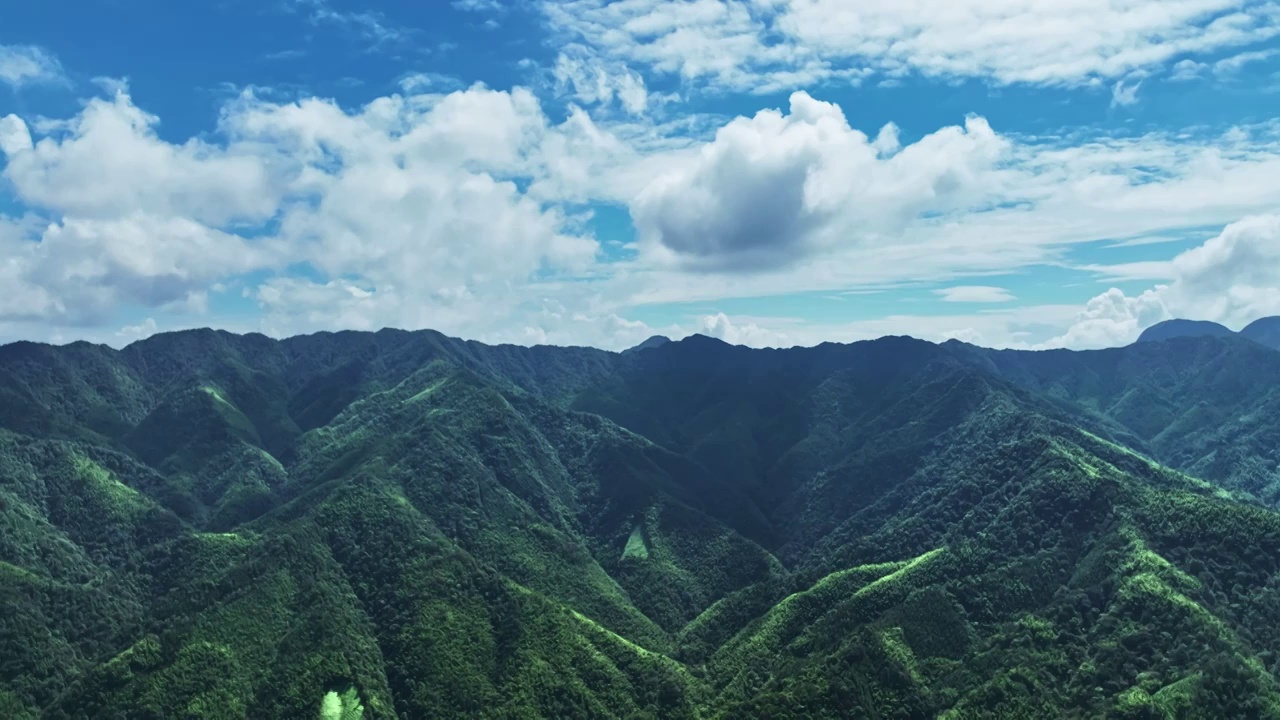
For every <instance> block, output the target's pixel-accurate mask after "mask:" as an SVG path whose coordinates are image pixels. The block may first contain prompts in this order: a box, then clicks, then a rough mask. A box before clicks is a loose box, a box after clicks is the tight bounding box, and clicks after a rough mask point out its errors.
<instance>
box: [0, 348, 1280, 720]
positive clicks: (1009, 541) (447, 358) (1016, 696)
mask: <svg viewBox="0 0 1280 720" xmlns="http://www.w3.org/2000/svg"><path fill="white" fill-rule="evenodd" d="M1278 388H1280V352H1276V351H1275V350H1272V349H1269V348H1267V347H1264V346H1263V345H1260V344H1258V343H1255V342H1252V341H1249V340H1246V339H1242V338H1239V337H1197V338H1174V339H1171V340H1168V341H1164V342H1160V341H1153V342H1148V343H1141V344H1139V345H1135V346H1133V347H1130V348H1124V349H1119V350H1113V351H1102V352H1098V353H1067V352H1052V353H1016V352H995V351H988V350H982V349H979V348H974V347H971V346H967V345H963V344H960V343H954V342H953V343H948V344H946V345H941V346H939V345H932V344H928V343H923V342H919V341H915V340H911V339H907V338H885V339H883V340H879V341H875V342H870V343H859V344H855V345H824V346H820V347H817V348H811V349H793V350H747V349H745V348H737V347H731V346H728V345H725V344H723V343H720V342H717V341H714V340H711V339H708V338H701V337H694V338H690V339H687V340H684V341H680V342H662V341H658V340H655V341H653V342H648V343H646V344H644V345H643V346H641V347H638V348H635V349H632V350H630V351H628V352H626V353H620V354H613V353H606V352H601V351H595V350H589V349H572V348H546V347H540V348H518V347H508V346H502V347H488V346H484V345H480V344H477V343H469V342H462V341H459V340H454V339H451V338H446V337H444V336H441V335H438V334H436V333H430V332H422V333H405V332H400V331H382V332H379V333H374V334H367V333H337V334H321V335H314V336H307V337H299V338H292V339H289V340H285V341H274V340H271V339H268V338H265V337H262V336H256V335H248V336H236V335H231V334H227V333H220V332H213V331H191V332H185V333H176V334H167V335H160V336H156V337H153V338H150V339H148V340H145V341H142V342H140V343H136V344H134V345H132V346H130V347H129V348H126V349H125V350H123V351H120V352H117V351H113V350H111V349H109V348H104V347H98V346H92V345H88V344H84V343H79V344H74V345H69V346H65V347H57V348H55V347H49V346H42V345H33V344H17V345H10V346H7V347H3V348H0V605H2V606H3V608H4V612H3V613H0V716H4V717H14V718H23V717H32V718H34V717H49V718H81V717H95V718H96V717H103V718H115V717H119V718H169V717H210V718H224V717H225V718H239V717H311V718H322V719H324V720H331V719H338V720H350V719H351V718H360V717H363V718H391V717H413V718H417V717H421V718H452V717H458V718H461V717H493V718H522V719H523V718H540V717H542V718H602V717H619V718H655V719H656V718H745V717H771V718H787V717H796V718H801V717H803V718H839V717H877V718H935V717H946V718H956V719H961V718H991V717H1007V718H1026V717H1078V718H1095V717H1115V718H1205V719H1209V718H1226V717H1240V718H1268V717H1280V682H1278V681H1277V677H1280V654H1277V650H1276V648H1280V513H1278V512H1277V511H1276V508H1277V507H1280V490H1278V489H1277V488H1280V474H1278V473H1277V466H1276V462H1277V460H1280V458H1277V457H1276V456H1275V453H1276V452H1277V450H1276V448H1277V447H1280V443H1278V442H1277V441H1278V440H1280V412H1277V410H1280V406H1277V404H1278V403H1280V390H1277V389H1278Z"/></svg>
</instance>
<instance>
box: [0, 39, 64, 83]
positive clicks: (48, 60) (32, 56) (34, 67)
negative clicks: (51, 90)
mask: <svg viewBox="0 0 1280 720" xmlns="http://www.w3.org/2000/svg"><path fill="white" fill-rule="evenodd" d="M0 82H3V83H5V84H6V85H8V86H10V87H12V88H15V89H16V88H20V87H22V86H24V85H39V84H50V83H65V82H66V75H64V74H63V72H62V64H61V63H59V62H58V59H57V58H56V57H54V56H53V55H51V54H50V53H49V52H48V51H46V50H44V49H43V48H40V47H37V46H35V45H0Z"/></svg>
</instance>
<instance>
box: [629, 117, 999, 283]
mask: <svg viewBox="0 0 1280 720" xmlns="http://www.w3.org/2000/svg"><path fill="white" fill-rule="evenodd" d="M883 134H884V135H887V136H890V137H892V136H893V135H895V133H894V132H892V131H889V130H886V131H884V133H883ZM894 145H896V141H893V142H890V141H887V140H885V141H877V142H876V143H873V142H872V141H870V140H869V139H868V138H867V136H866V135H864V134H863V133H861V132H859V131H857V130H854V129H852V128H851V127H850V126H849V123H848V121H847V120H846V119H845V116H844V113H843V112H842V111H841V110H840V108H839V107H838V106H836V105H833V104H830V103H825V102H821V101H818V100H814V99H813V98H811V97H810V96H809V95H808V94H806V93H803V92H798V93H795V94H793V95H792V96H791V107H790V113H789V114H788V115H783V114H782V113H780V112H778V111H774V110H765V111H761V112H759V113H757V114H756V115H755V117H753V118H750V119H747V118H738V119H736V120H734V121H732V122H730V123H729V124H728V125H726V126H725V127H723V128H721V129H720V131H719V132H718V133H717V134H716V138H715V140H714V141H713V142H711V143H709V144H708V145H706V146H704V147H703V148H702V149H701V152H700V154H699V155H698V157H697V159H696V161H695V162H693V163H688V164H685V165H684V166H683V167H680V168H678V169H676V170H673V171H671V172H668V173H666V174H664V175H662V176H661V177H659V178H657V179H656V180H654V181H653V182H652V183H651V184H650V185H649V186H648V187H646V188H645V190H644V191H643V192H641V193H640V195H639V196H638V197H637V198H636V199H635V200H634V202H633V203H632V207H631V209H632V216H633V217H634V219H635V223H636V228H637V230H638V232H639V234H640V238H641V241H642V242H643V243H647V244H648V245H649V246H650V247H651V248H653V249H654V250H661V251H668V252H670V253H672V254H673V255H674V256H675V259H676V261H677V262H680V263H683V264H685V265H687V266H690V267H694V268H698V269H707V270H720V269H746V270H759V269H761V268H767V267H778V266H785V265H788V264H791V263H794V262H796V261H798V260H800V259H802V258H803V257H804V256H805V255H808V254H810V253H813V252H817V251H819V250H821V249H823V248H824V247H826V248H829V247H831V246H834V245H846V246H848V245H857V244H859V243H863V242H866V241H868V240H869V239H872V238H876V237H882V236H884V235H885V234H887V233H892V232H896V231H897V230H900V229H901V228H902V227H903V226H905V225H906V224H907V223H910V222H911V221H912V220H913V219H915V218H916V217H918V216H919V215H920V214H921V213H924V212H944V211H949V210H953V209H956V208H965V207H970V206H972V205H974V204H978V203H981V202H984V201H985V200H986V199H987V198H988V195H989V193H990V191H991V190H992V189H993V188H992V187H990V186H989V185H984V184H983V182H982V180H984V179H985V180H990V176H987V175H985V171H987V170H988V169H989V168H991V167H992V166H993V164H994V163H995V162H996V161H997V160H999V158H1000V157H1001V155H1002V154H1003V153H1004V150H1005V149H1006V142H1005V141H1004V140H1002V139H1001V138H1000V137H998V136H997V135H996V134H995V133H994V132H993V131H992V130H991V128H990V126H988V125H987V123H986V121H985V120H983V119H981V118H976V117H973V118H969V119H968V120H967V121H966V122H965V127H964V128H959V127H950V128H944V129H942V130H940V131H938V132H936V133H933V134H931V135H928V136H926V137H924V138H922V139H921V140H919V141H918V142H916V143H915V144H913V145H911V146H908V147H906V148H903V149H901V150H899V151H898V152H896V153H895V154H893V155H891V156H889V157H883V156H882V153H881V151H882V150H885V149H888V148H891V147H892V146H894Z"/></svg>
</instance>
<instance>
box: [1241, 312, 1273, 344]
mask: <svg viewBox="0 0 1280 720" xmlns="http://www.w3.org/2000/svg"><path fill="white" fill-rule="evenodd" d="M1240 334H1241V335H1243V336H1244V337H1247V338H1249V339H1250V340H1252V341H1254V342H1256V343H1259V344H1261V345H1266V346H1267V347H1269V348H1273V349H1275V350H1280V317H1266V318H1262V319H1261V320H1255V321H1254V322H1253V323H1251V324H1250V325H1249V326H1248V327H1246V328H1245V329H1243V330H1241V331H1240Z"/></svg>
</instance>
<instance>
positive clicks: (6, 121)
mask: <svg viewBox="0 0 1280 720" xmlns="http://www.w3.org/2000/svg"><path fill="white" fill-rule="evenodd" d="M30 149H31V131H29V130H27V124H26V123H25V122H23V121H22V118H20V117H18V116H17V115H6V116H4V117H2V118H0V152H3V153H4V154H5V155H15V154H17V153H19V152H22V151H23V150H30Z"/></svg>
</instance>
